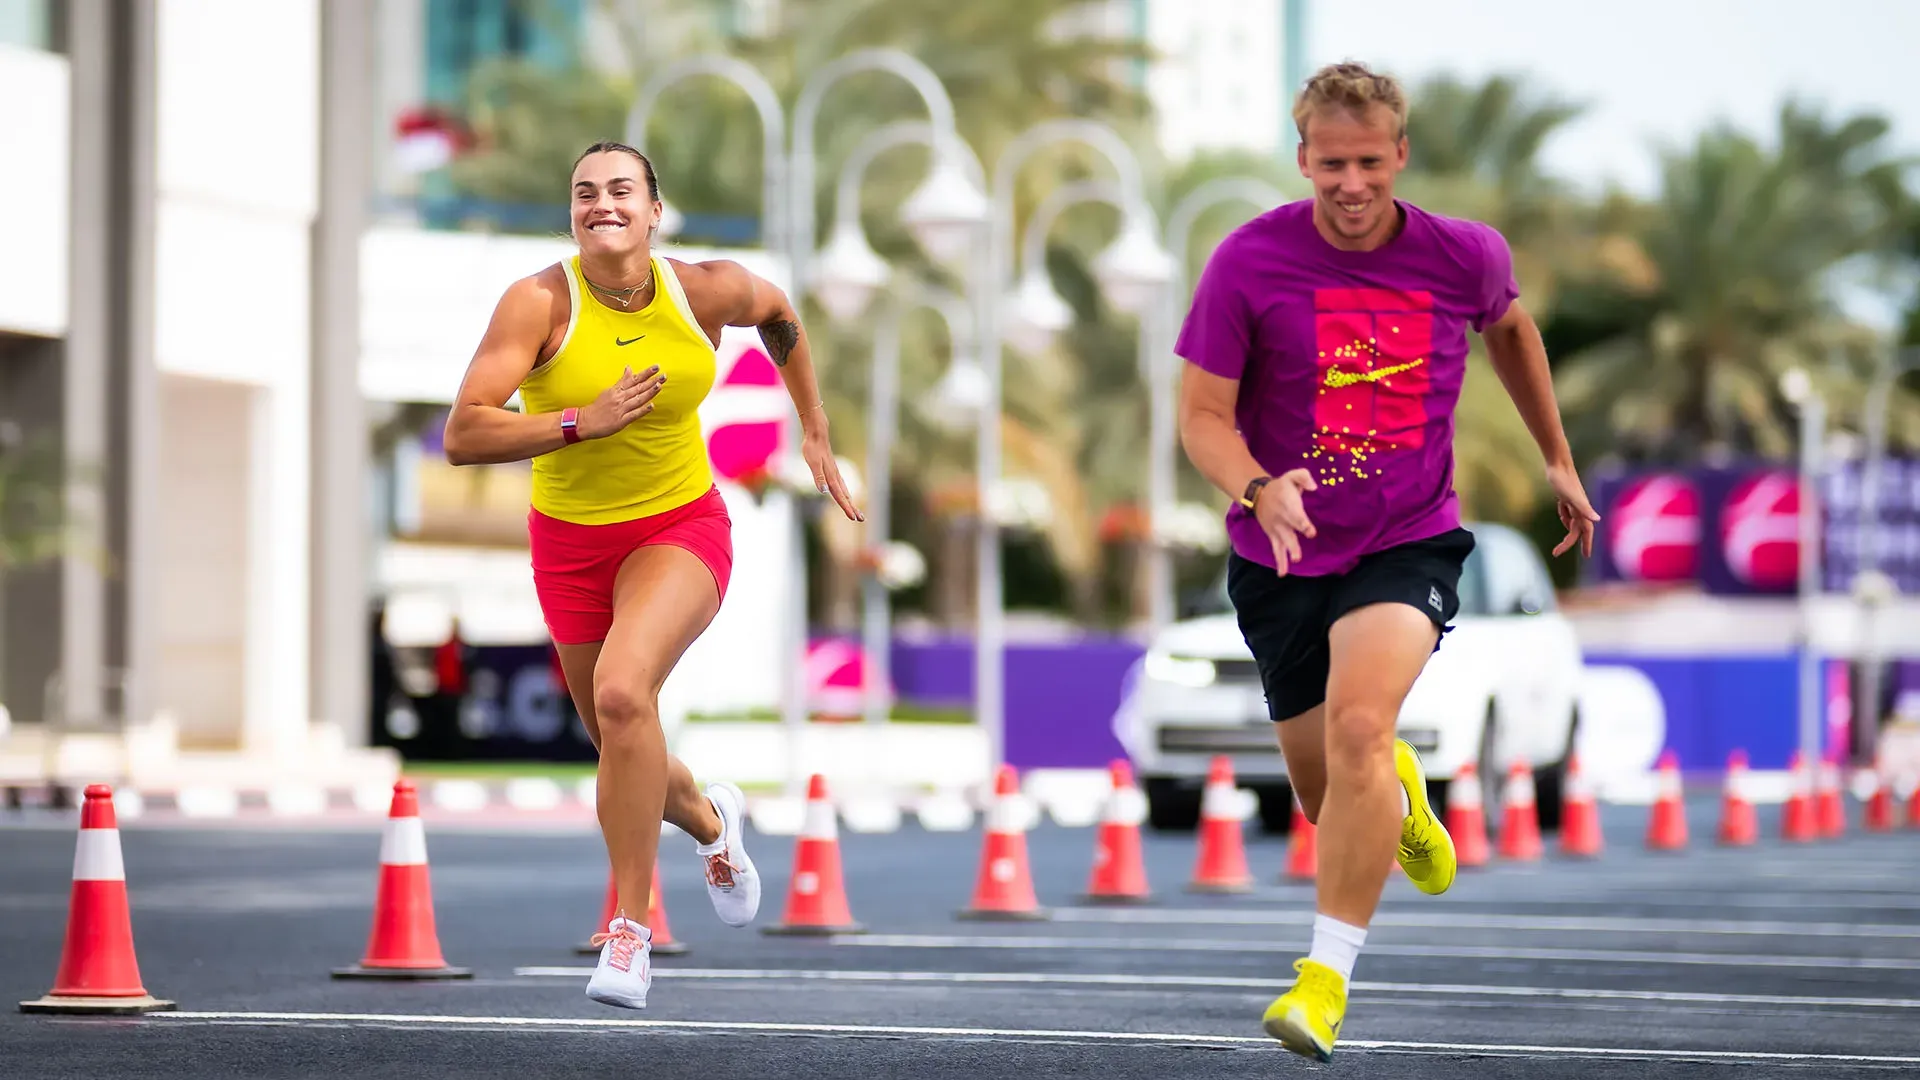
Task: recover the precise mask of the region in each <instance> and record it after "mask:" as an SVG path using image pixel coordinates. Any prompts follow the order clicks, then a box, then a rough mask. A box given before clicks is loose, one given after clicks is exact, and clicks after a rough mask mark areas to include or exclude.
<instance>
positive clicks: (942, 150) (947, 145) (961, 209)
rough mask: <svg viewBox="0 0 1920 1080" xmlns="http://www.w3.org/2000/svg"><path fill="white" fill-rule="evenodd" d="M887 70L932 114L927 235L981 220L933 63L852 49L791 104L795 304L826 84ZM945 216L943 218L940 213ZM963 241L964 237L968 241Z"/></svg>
mask: <svg viewBox="0 0 1920 1080" xmlns="http://www.w3.org/2000/svg"><path fill="white" fill-rule="evenodd" d="M881 71H883V72H888V73H891V74H893V75H897V76H899V77H900V78H901V79H904V80H905V81H906V82H907V83H908V84H909V85H911V86H912V87H913V88H914V89H915V90H916V91H918V92H919V94H920V97H921V99H922V100H923V101H924V102H925V103H926V106H927V114H928V117H929V119H930V120H931V122H932V127H933V131H934V136H935V147H934V174H933V175H932V176H930V177H929V178H928V180H927V182H926V184H925V185H923V187H922V188H921V190H920V192H918V193H916V195H915V196H914V198H913V199H911V200H909V203H910V205H912V206H914V207H915V209H916V211H917V213H918V220H919V222H920V225H921V228H920V230H919V231H920V232H921V235H923V236H928V235H931V236H935V237H940V236H943V235H944V236H948V237H950V236H953V235H956V234H959V233H961V232H962V230H967V231H970V230H971V229H972V228H973V227H974V225H975V223H976V222H977V219H978V216H979V212H980V211H981V210H982V209H984V207H982V206H978V205H965V204H964V193H965V191H966V190H967V188H968V185H967V183H966V181H965V179H964V178H961V179H957V180H956V179H955V178H953V177H952V176H950V175H943V174H942V172H943V170H952V169H956V168H958V166H957V165H955V164H954V162H955V161H956V159H958V158H960V157H961V156H962V155H961V154H960V152H959V150H958V148H957V146H956V144H958V143H959V142H960V135H959V131H958V129H957V128H956V127H955V125H954V112H953V100H952V99H951V98H950V97H949V96H948V95H947V89H946V87H945V86H943V85H941V83H940V79H939V77H938V76H936V75H935V74H934V73H933V71H932V69H930V68H928V67H927V66H926V65H925V64H923V63H921V62H920V61H919V60H918V59H916V58H915V57H913V56H912V55H911V54H908V53H905V52H902V51H900V50H898V49H861V50H859V51H856V52H851V53H848V54H847V55H845V56H842V57H840V58H839V59H837V60H834V61H832V62H831V63H828V64H826V65H825V66H823V67H821V68H819V69H818V70H816V71H815V72H814V73H813V75H812V77H811V78H809V79H808V80H807V83H806V85H805V86H803V87H802V88H801V90H800V97H799V100H798V102H796V104H795V105H794V126H793V142H792V148H791V154H790V157H789V162H790V171H789V177H790V179H791V184H790V187H791V197H792V202H791V208H792V216H791V218H790V219H789V223H788V224H789V228H788V232H787V253H788V261H789V262H790V264H791V266H792V271H791V273H792V276H793V287H792V290H791V293H792V296H793V298H794V300H795V302H796V303H797V302H798V301H799V298H800V297H801V295H802V294H803V293H805V291H806V290H807V288H808V286H809V284H810V281H811V278H810V276H809V275H810V272H811V269H812V267H811V263H812V259H813V244H814V212H813V198H814V192H813V188H814V181H815V174H816V171H817V169H818V159H817V158H816V157H815V155H814V149H813V144H814V134H815V128H816V127H817V125H818V123H819V119H820V106H821V103H822V102H823V101H824V100H825V98H826V93H827V90H828V89H829V88H830V87H831V86H832V85H833V84H834V83H836V82H838V81H839V80H841V79H843V78H845V77H846V76H849V75H853V74H857V73H861V72H881ZM943 218H944V219H945V220H943ZM963 246H964V244H963ZM799 426H800V420H799V417H798V416H797V415H796V416H790V417H788V418H787V432H788V444H789V445H791V446H794V447H796V448H797V447H798V446H799V444H800V431H799ZM805 527H806V526H805V524H804V523H803V522H802V521H801V519H800V515H799V514H798V513H797V512H796V513H795V514H794V521H793V539H792V541H791V542H790V543H789V545H788V579H789V583H790V589H789V593H788V598H787V605H786V618H785V620H784V622H785V634H784V635H783V636H784V638H785V641H784V642H783V645H782V649H781V654H782V655H781V661H782V665H783V677H784V692H783V694H782V695H781V719H782V721H783V722H784V723H785V725H786V728H787V730H788V732H789V733H791V736H792V738H793V739H796V740H797V739H798V737H799V733H800V732H801V731H802V730H803V729H804V727H805V725H806V721H807V708H806V687H805V686H804V685H803V684H802V678H803V673H804V670H805V669H804V665H803V663H802V659H803V658H804V656H805V654H806V647H807V566H806V545H805V543H804V532H803V530H804V529H805ZM789 760H790V761H793V762H797V761H798V755H797V754H790V755H789ZM788 781H789V789H790V793H791V791H792V789H794V788H797V786H798V784H799V781H800V778H799V776H798V775H797V774H792V775H789V777H788Z"/></svg>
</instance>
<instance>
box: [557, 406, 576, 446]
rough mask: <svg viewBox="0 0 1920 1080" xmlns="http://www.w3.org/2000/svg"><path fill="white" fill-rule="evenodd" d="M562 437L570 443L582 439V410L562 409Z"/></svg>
mask: <svg viewBox="0 0 1920 1080" xmlns="http://www.w3.org/2000/svg"><path fill="white" fill-rule="evenodd" d="M560 437H561V438H562V439H565V440H566V441H567V442H569V443H577V442H579V441H580V410H579V409H561V410H560Z"/></svg>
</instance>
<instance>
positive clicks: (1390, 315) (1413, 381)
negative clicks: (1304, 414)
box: [1307, 289, 1433, 485]
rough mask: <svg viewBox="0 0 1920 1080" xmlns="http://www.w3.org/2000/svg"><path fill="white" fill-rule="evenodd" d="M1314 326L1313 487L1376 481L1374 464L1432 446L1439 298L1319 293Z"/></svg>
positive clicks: (1409, 293) (1410, 294)
mask: <svg viewBox="0 0 1920 1080" xmlns="http://www.w3.org/2000/svg"><path fill="white" fill-rule="evenodd" d="M1313 323H1314V339H1315V342H1316V344H1315V349H1316V351H1317V352H1318V354H1319V355H1318V358H1317V359H1316V361H1315V364H1316V367H1317V371H1316V375H1317V379H1316V381H1317V382H1318V384H1319V385H1318V388H1317V390H1316V392H1315V394H1314V409H1313V446H1314V449H1313V453H1312V456H1311V460H1309V461H1308V463H1307V464H1308V467H1309V468H1310V469H1311V470H1312V472H1313V479H1314V482H1315V483H1317V484H1326V485H1336V484H1340V483H1342V482H1346V481H1352V480H1365V479H1368V478H1369V477H1374V476H1378V475H1380V471H1381V469H1380V466H1381V463H1380V462H1377V461H1375V459H1376V458H1378V457H1380V456H1381V455H1384V454H1390V453H1393V452H1394V451H1396V450H1414V449H1418V448H1419V447H1420V446H1422V445H1423V444H1424V443H1425V442H1426V431H1427V427H1426V425H1427V392H1428V391H1429V390H1430V389H1431V388H1432V385H1433V372H1432V367H1431V364H1430V360H1429V358H1430V356H1431V355H1432V350H1433V294H1432V293H1429V292H1425V291H1402V290H1399V289H1315V290H1314V293H1313Z"/></svg>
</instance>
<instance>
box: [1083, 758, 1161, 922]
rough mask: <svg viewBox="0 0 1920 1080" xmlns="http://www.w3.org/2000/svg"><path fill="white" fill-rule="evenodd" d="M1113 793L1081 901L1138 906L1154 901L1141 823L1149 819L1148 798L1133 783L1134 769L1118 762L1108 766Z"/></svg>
mask: <svg viewBox="0 0 1920 1080" xmlns="http://www.w3.org/2000/svg"><path fill="white" fill-rule="evenodd" d="M1107 772H1108V775H1109V776H1111V777H1112V779H1113V792H1112V793H1111V794H1109V795H1108V796H1107V810H1106V815H1105V817H1104V818H1103V820H1102V821H1101V822H1100V835H1099V837H1098V838H1097V839H1096V840H1095V845H1096V846H1095V847H1094V850H1093V873H1092V874H1091V875H1089V877H1088V879H1087V892H1086V895H1085V896H1084V897H1083V898H1082V899H1084V900H1087V901H1089V902H1092V903H1108V904H1112V903H1121V904H1125V903H1138V902H1140V901H1142V900H1149V899H1152V895H1153V894H1152V891H1151V890H1150V889H1148V888H1147V867H1146V860H1145V859H1144V858H1142V857H1141V853H1140V823H1141V822H1142V821H1144V820H1146V816H1147V801H1146V796H1144V795H1142V794H1141V793H1140V789H1139V788H1138V787H1135V786H1134V783H1133V767H1132V766H1130V765H1128V764H1127V763H1126V761H1124V760H1118V759H1116V760H1115V761H1114V762H1113V763H1112V764H1111V765H1109V766H1107Z"/></svg>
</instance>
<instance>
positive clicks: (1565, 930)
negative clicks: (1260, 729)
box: [1053, 907, 1920, 938]
mask: <svg viewBox="0 0 1920 1080" xmlns="http://www.w3.org/2000/svg"><path fill="white" fill-rule="evenodd" d="M1053 921H1054V922H1077V923H1122V924H1130V925H1170V924H1182V923H1187V924H1193V925H1214V926H1307V925H1310V924H1311V923H1312V922H1313V912H1312V911H1308V910H1301V911H1270V910H1244V911H1243V910H1233V909H1223V908H1064V907H1063V908H1055V909H1054V911H1053ZM1373 925H1374V926H1393V927H1414V928H1419V929H1447V930H1517V931H1527V932H1532V931H1537V932H1540V933H1554V934H1573V933H1600V934H1729V935H1740V934H1750V935H1755V936H1760V937H1775V936H1777V937H1866V938H1920V926H1903V925H1897V924H1886V923H1878V924H1868V923H1831V922H1829V923H1795V922H1763V921H1757V920H1755V921H1749V920H1743V919H1651V918H1650V919H1636V918H1630V917H1604V916H1593V917H1582V916H1568V915H1502V914H1483V913H1480V912H1465V911H1463V912H1458V913H1452V914H1448V913H1444V912H1440V913H1424V912H1381V913H1379V914H1377V915H1375V916H1374V917H1373Z"/></svg>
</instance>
